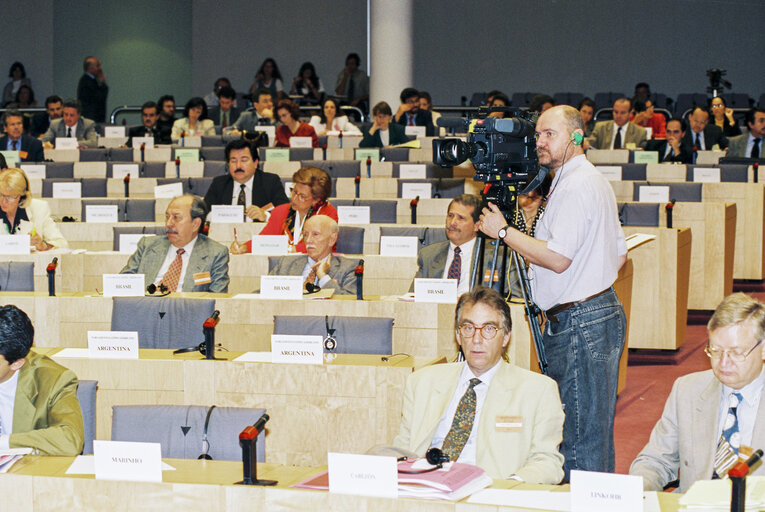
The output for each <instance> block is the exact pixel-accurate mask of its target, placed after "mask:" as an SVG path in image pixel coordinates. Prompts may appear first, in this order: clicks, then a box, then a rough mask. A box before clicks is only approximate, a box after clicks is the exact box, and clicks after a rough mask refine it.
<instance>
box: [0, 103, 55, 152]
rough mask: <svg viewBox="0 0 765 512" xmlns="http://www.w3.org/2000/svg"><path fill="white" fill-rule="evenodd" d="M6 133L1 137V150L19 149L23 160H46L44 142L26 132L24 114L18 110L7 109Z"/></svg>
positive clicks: (4, 120) (4, 125)
mask: <svg viewBox="0 0 765 512" xmlns="http://www.w3.org/2000/svg"><path fill="white" fill-rule="evenodd" d="M3 127H4V128H5V135H4V136H2V137H0V151H18V152H19V159H20V160H21V161H22V162H42V161H44V160H45V153H44V151H43V147H42V143H41V142H40V141H39V140H37V139H35V138H34V137H31V136H29V135H25V134H24V116H23V115H22V114H21V112H19V111H18V110H12V109H11V110H6V112H5V114H4V115H3Z"/></svg>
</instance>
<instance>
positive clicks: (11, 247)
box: [0, 230, 30, 254]
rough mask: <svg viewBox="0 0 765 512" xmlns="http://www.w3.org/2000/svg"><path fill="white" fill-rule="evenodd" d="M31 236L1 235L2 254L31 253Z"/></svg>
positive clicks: (0, 251) (0, 246) (0, 252)
mask: <svg viewBox="0 0 765 512" xmlns="http://www.w3.org/2000/svg"><path fill="white" fill-rule="evenodd" d="M3 231H5V230H3ZM29 238H30V237H29V235H0V254H29V253H30V247H29Z"/></svg>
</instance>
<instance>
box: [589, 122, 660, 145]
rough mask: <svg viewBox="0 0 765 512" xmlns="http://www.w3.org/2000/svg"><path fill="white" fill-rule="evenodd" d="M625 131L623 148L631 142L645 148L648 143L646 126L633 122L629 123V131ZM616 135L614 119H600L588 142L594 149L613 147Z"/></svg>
mask: <svg viewBox="0 0 765 512" xmlns="http://www.w3.org/2000/svg"><path fill="white" fill-rule="evenodd" d="M622 133H624V140H623V141H622V148H626V147H627V144H629V143H630V142H631V143H633V144H635V147H638V148H644V147H645V145H646V142H647V141H646V135H645V134H646V131H645V128H643V127H640V126H638V125H636V124H635V123H633V122H631V121H630V122H628V123H627V131H626V132H622ZM613 136H614V122H613V121H599V122H598V123H597V124H596V125H595V129H594V130H592V135H590V136H589V137H588V138H587V143H588V144H589V145H590V147H591V148H593V149H611V138H612V137H613Z"/></svg>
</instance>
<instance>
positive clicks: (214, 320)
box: [202, 309, 220, 327]
mask: <svg viewBox="0 0 765 512" xmlns="http://www.w3.org/2000/svg"><path fill="white" fill-rule="evenodd" d="M219 317H220V311H218V310H217V309H216V310H215V311H214V312H213V314H212V316H211V317H210V318H208V319H207V320H205V323H204V324H203V325H202V327H215V326H216V325H218V322H219V321H220V318H219Z"/></svg>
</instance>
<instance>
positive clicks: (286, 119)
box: [276, 100, 319, 148]
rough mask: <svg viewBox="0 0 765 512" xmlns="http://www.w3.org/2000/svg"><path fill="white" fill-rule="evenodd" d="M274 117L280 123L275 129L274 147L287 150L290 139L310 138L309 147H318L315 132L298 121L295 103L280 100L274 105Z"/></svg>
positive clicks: (306, 124) (298, 108) (298, 116)
mask: <svg viewBox="0 0 765 512" xmlns="http://www.w3.org/2000/svg"><path fill="white" fill-rule="evenodd" d="M276 116H277V117H278V118H279V121H280V122H281V123H282V124H281V125H279V126H277V127H276V146H279V147H283V148H288V147H290V139H291V138H292V137H311V146H313V147H315V148H318V147H319V137H318V136H317V135H316V131H315V130H314V129H313V127H312V126H311V125H309V124H308V123H304V122H302V121H301V120H300V107H298V106H297V104H296V103H295V102H293V101H290V100H281V101H280V102H279V103H278V104H277V105H276Z"/></svg>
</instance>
